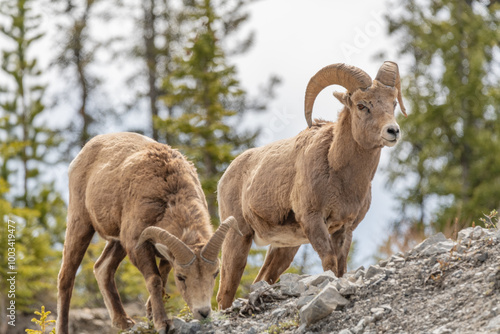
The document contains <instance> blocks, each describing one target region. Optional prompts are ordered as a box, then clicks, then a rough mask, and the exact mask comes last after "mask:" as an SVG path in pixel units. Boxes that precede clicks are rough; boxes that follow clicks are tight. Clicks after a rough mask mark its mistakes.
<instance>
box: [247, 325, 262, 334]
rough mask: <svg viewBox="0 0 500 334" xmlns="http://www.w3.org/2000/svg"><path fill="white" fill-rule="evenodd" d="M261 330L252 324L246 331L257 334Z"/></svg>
mask: <svg viewBox="0 0 500 334" xmlns="http://www.w3.org/2000/svg"><path fill="white" fill-rule="evenodd" d="M258 332H259V331H258V330H257V328H256V327H254V326H252V327H250V329H249V330H247V331H246V334H257V333H258Z"/></svg>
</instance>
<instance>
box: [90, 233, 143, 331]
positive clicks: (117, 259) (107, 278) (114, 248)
mask: <svg viewBox="0 0 500 334" xmlns="http://www.w3.org/2000/svg"><path fill="white" fill-rule="evenodd" d="M126 255H127V254H126V252H125V249H123V247H122V245H121V244H120V242H119V241H116V240H112V241H108V243H107V244H106V247H104V250H103V251H102V254H101V256H100V257H99V259H98V260H97V262H96V263H95V265H94V275H95V277H96V280H97V284H98V285H99V289H100V290H101V294H102V296H103V298H104V304H105V305H106V308H107V309H108V312H109V315H110V317H111V321H112V323H113V326H114V327H116V328H119V329H127V328H130V327H132V326H133V325H134V324H135V322H134V321H133V320H132V319H131V318H130V317H129V316H128V315H127V313H126V312H125V309H124V308H123V304H122V301H121V298H120V294H119V293H118V290H117V288H116V283H115V273H116V269H117V268H118V266H119V265H120V263H121V262H122V260H123V259H124V258H125V256H126Z"/></svg>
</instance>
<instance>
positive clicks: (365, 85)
mask: <svg viewBox="0 0 500 334" xmlns="http://www.w3.org/2000/svg"><path fill="white" fill-rule="evenodd" d="M333 84H338V85H342V86H344V87H345V88H346V89H347V92H346V93H343V94H342V93H337V92H335V93H334V96H335V97H336V98H337V99H338V100H339V101H340V102H342V104H344V109H343V111H342V112H341V113H340V115H339V119H338V121H337V122H336V123H332V122H326V121H316V122H315V123H314V124H313V122H312V120H311V114H312V107H313V104H314V100H315V99H316V96H317V95H318V94H319V92H320V91H321V90H322V89H323V88H325V87H327V86H329V85H333ZM396 98H397V100H398V101H399V104H400V106H401V110H402V112H403V113H404V114H405V115H406V113H405V109H404V106H403V101H402V97H401V85H400V78H399V72H398V67H397V65H396V64H395V63H393V62H385V63H384V64H383V65H382V67H381V68H380V69H379V71H378V74H377V77H376V78H375V80H373V82H372V80H371V78H370V76H369V75H368V74H366V73H365V72H364V71H362V70H360V69H358V68H356V67H353V66H349V65H345V64H333V65H330V66H327V67H325V68H323V69H322V70H320V71H319V72H318V73H317V74H316V75H314V76H313V77H312V78H311V80H310V81H309V84H308V86H307V89H306V94H305V116H306V120H307V124H308V125H309V128H308V129H306V130H304V131H302V132H300V133H299V134H298V135H297V136H295V137H293V138H290V139H285V140H280V141H277V142H275V143H271V144H269V145H266V146H264V147H260V148H254V149H250V150H248V151H246V152H244V153H243V154H241V155H240V156H238V157H237V158H236V159H235V160H234V161H233V162H232V163H231V165H230V166H229V167H228V169H227V170H226V172H225V173H224V175H223V176H222V178H221V180H220V181H219V186H218V200H219V212H220V217H221V219H222V218H225V217H229V216H234V217H235V218H236V220H237V221H238V222H239V230H240V231H241V232H242V233H243V236H239V235H237V234H236V233H234V231H229V233H228V235H227V237H226V239H225V241H224V243H223V246H222V268H221V278H220V279H221V282H220V287H219V292H218V294H217V301H218V303H219V308H222V309H225V308H227V307H229V306H230V305H231V303H232V301H233V298H234V295H235V292H236V289H237V287H238V284H239V282H240V280H241V275H242V273H243V270H244V268H245V264H246V260H247V256H248V252H249V250H250V246H251V245H252V240H254V241H255V243H256V244H257V245H270V247H269V250H268V252H267V255H266V258H265V260H264V264H263V266H262V268H261V269H260V272H259V274H258V276H257V277H256V278H255V282H257V281H260V280H265V281H267V282H269V283H273V282H276V280H277V279H278V278H279V277H280V275H281V274H282V273H283V272H284V271H285V270H286V269H287V268H288V267H289V266H290V263H291V262H292V260H293V258H294V256H295V254H296V252H297V250H298V249H299V247H300V245H301V244H305V243H311V244H312V246H313V248H314V250H315V251H316V252H317V253H318V254H319V256H320V258H321V262H322V265H323V269H324V270H325V271H326V270H332V271H333V272H334V273H335V274H336V275H337V276H342V275H343V274H344V272H345V271H346V267H347V254H348V252H349V247H350V245H351V240H352V231H353V230H354V229H355V228H356V226H357V225H358V224H359V223H360V222H361V220H362V219H363V218H364V216H365V214H366V212H367V210H368V208H369V206H370V201H371V181H372V179H373V176H374V174H375V171H376V169H377V165H378V163H379V159H380V152H381V148H382V147H383V146H394V145H395V144H396V142H397V141H398V139H399V138H400V132H399V126H398V124H397V123H396V120H395V118H394V109H395V107H396V101H395V100H396Z"/></svg>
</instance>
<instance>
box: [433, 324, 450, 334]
mask: <svg viewBox="0 0 500 334" xmlns="http://www.w3.org/2000/svg"><path fill="white" fill-rule="evenodd" d="M431 333H432V334H448V333H453V331H452V330H451V329H450V328H448V327H447V326H446V325H443V326H441V327H438V328H436V329H434V330H433V331H432V332H431Z"/></svg>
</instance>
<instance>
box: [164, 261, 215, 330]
mask: <svg viewBox="0 0 500 334" xmlns="http://www.w3.org/2000/svg"><path fill="white" fill-rule="evenodd" d="M171 263H172V262H171ZM173 269H174V274H175V276H174V277H175V285H176V286H177V289H178V291H179V292H180V293H181V295H182V298H184V301H185V302H186V303H187V305H188V306H189V308H190V309H191V312H192V313H193V316H194V317H195V318H196V319H198V320H203V319H205V318H207V317H209V316H210V312H211V311H212V307H211V298H212V294H213V291H214V286H215V279H216V277H217V275H218V274H219V260H217V261H215V262H214V263H211V262H207V261H206V260H205V259H203V258H202V257H200V253H199V252H197V254H196V259H195V260H194V261H193V263H192V264H190V265H189V266H182V265H179V264H177V263H176V262H175V261H173Z"/></svg>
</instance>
